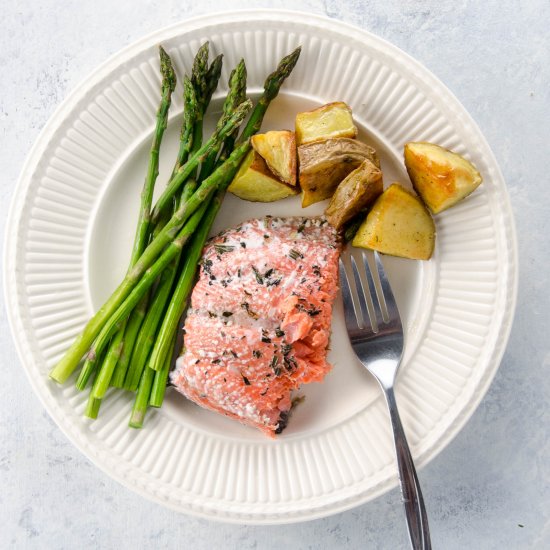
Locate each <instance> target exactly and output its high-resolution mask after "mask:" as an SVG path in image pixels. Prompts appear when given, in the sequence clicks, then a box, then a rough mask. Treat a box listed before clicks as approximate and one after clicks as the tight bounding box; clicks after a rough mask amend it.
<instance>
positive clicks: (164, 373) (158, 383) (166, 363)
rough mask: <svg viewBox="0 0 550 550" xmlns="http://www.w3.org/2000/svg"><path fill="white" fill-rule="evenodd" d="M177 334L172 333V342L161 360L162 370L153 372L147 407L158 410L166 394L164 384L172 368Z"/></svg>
mask: <svg viewBox="0 0 550 550" xmlns="http://www.w3.org/2000/svg"><path fill="white" fill-rule="evenodd" d="M176 340H177V334H176V333H174V335H173V337H172V342H171V343H170V345H169V346H167V349H166V354H165V356H164V359H163V365H162V368H161V369H160V370H158V371H155V379H154V380H153V386H152V387H151V395H150V396H149V406H150V407H155V408H159V407H162V403H163V402H164V394H165V393H166V384H167V383H168V375H169V374H170V367H171V366H172V355H173V354H172V352H173V350H174V348H175V347H176ZM148 368H151V367H148Z"/></svg>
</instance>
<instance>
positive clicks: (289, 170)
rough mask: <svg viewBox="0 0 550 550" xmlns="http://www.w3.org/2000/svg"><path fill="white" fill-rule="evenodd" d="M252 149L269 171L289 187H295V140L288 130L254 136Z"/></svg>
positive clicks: (292, 133)
mask: <svg viewBox="0 0 550 550" xmlns="http://www.w3.org/2000/svg"><path fill="white" fill-rule="evenodd" d="M251 143H252V147H254V149H255V150H256V152H257V153H258V154H259V155H261V157H262V158H263V159H264V160H265V162H266V164H267V166H268V167H269V169H270V170H271V171H272V172H273V173H274V174H275V175H276V176H277V177H278V178H279V179H280V180H281V181H284V182H285V183H288V184H289V185H296V165H297V161H296V138H295V136H294V132H290V131H289V130H276V131H272V132H266V133H265V134H256V135H255V136H252V139H251Z"/></svg>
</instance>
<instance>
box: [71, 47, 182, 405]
mask: <svg viewBox="0 0 550 550" xmlns="http://www.w3.org/2000/svg"><path fill="white" fill-rule="evenodd" d="M159 56H160V72H161V75H162V82H161V100H160V104H159V107H158V110H157V117H156V125H155V132H154V134H153V143H152V145H151V150H150V153H149V165H148V168H147V175H146V176H145V182H144V184H143V189H142V191H141V205H140V211H139V218H138V224H137V230H136V235H135V238H134V246H133V249H132V256H131V259H130V268H131V267H132V266H133V264H134V263H135V262H136V261H137V259H138V258H139V257H140V256H141V253H142V252H143V250H144V248H145V246H146V244H147V240H148V239H149V227H150V223H151V206H152V202H153V190H154V188H155V181H156V179H157V177H158V167H159V152H160V144H161V142H162V137H163V135H164V131H165V130H166V126H167V122H168V111H169V109H170V105H171V103H172V92H173V91H174V88H175V87H176V74H175V72H174V68H173V66H172V61H171V59H170V56H169V55H168V54H167V53H166V51H165V50H164V49H163V48H162V46H159ZM124 328H125V327H124V326H123V327H121V330H120V331H119V332H118V333H117V334H116V335H115V336H114V337H113V341H112V343H111V344H110V347H109V350H108V351H107V354H106V356H105V362H104V366H105V367H106V368H107V369H108V370H109V371H110V372H112V370H113V369H114V367H115V365H116V362H117V360H118V357H119V356H120V352H121V349H122V340H123V337H124ZM96 363H97V357H95V356H93V357H89V358H88V360H87V361H86V362H85V364H84V367H83V369H82V371H81V373H80V376H79V378H78V380H77V387H78V388H79V389H81V390H82V389H84V387H85V386H86V384H87V382H88V379H89V377H90V375H91V373H92V371H93V370H94V369H95V366H96ZM101 370H103V367H102V369H101ZM97 407H98V405H97Z"/></svg>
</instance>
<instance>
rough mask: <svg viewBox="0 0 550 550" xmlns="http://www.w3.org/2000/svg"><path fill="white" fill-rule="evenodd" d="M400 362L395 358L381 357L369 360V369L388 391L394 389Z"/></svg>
mask: <svg viewBox="0 0 550 550" xmlns="http://www.w3.org/2000/svg"><path fill="white" fill-rule="evenodd" d="M399 363H400V360H398V359H394V358H380V359H375V360H374V361H369V366H368V369H369V371H370V372H371V373H372V374H373V375H374V376H375V377H376V379H377V380H378V382H379V384H380V385H381V386H382V388H383V389H384V390H385V391H386V392H388V391H389V390H392V389H393V384H394V382H395V375H396V373H397V370H398V367H399Z"/></svg>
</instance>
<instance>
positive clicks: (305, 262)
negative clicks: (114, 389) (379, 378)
mask: <svg viewBox="0 0 550 550" xmlns="http://www.w3.org/2000/svg"><path fill="white" fill-rule="evenodd" d="M340 250H341V243H340V240H339V238H338V235H337V233H336V231H335V230H334V228H333V227H332V226H331V225H329V224H328V223H327V222H326V220H325V219H324V218H303V217H297V218H273V217H269V216H268V217H266V218H262V219H254V220H250V221H248V222H245V223H243V224H241V225H239V226H238V227H236V228H234V229H228V230H226V231H224V232H222V233H221V234H220V235H218V236H217V237H214V238H213V239H211V240H210V241H209V242H208V243H207V245H206V246H205V249H204V251H203V257H202V260H201V264H202V265H201V270H200V276H199V280H198V282H197V284H196V286H195V288H194V290H193V293H192V296H191V306H190V309H189V311H188V313H187V318H186V321H185V327H184V331H185V335H184V348H183V352H182V355H181V357H180V358H179V359H178V361H177V363H176V369H175V371H174V372H173V373H172V374H171V381H172V383H173V384H174V386H175V387H176V388H177V389H178V391H180V392H181V393H182V394H183V395H185V396H186V397H188V398H189V399H191V400H192V401H194V402H195V403H197V404H199V405H201V406H203V407H205V408H207V409H210V410H213V411H216V412H219V413H221V414H224V415H226V416H229V417H231V418H234V419H236V420H238V421H240V422H242V423H244V424H248V425H250V426H255V427H257V428H259V429H260V430H262V432H264V433H265V434H267V435H269V436H271V437H273V436H274V434H276V433H280V432H281V431H282V430H283V429H284V427H285V425H286V422H287V420H288V415H289V411H290V407H291V392H292V390H295V389H297V388H299V387H300V386H301V385H302V384H307V383H309V382H320V381H321V380H322V379H323V378H324V376H325V375H326V374H327V372H328V371H329V370H330V369H331V365H329V364H328V363H327V361H326V356H327V347H328V342H329V336H330V323H331V315H332V304H333V302H334V299H335V297H336V293H337V290H338V257H339V254H340Z"/></svg>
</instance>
